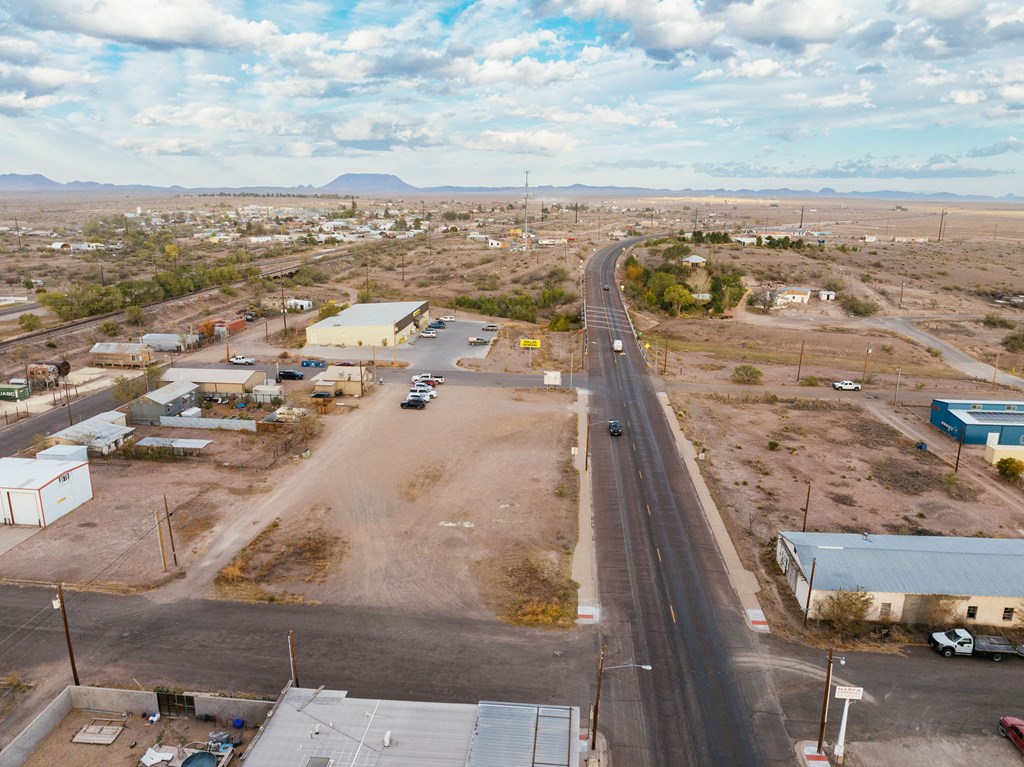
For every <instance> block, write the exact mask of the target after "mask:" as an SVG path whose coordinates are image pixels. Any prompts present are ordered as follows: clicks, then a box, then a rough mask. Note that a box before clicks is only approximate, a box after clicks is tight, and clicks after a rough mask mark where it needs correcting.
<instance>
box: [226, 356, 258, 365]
mask: <svg viewBox="0 0 1024 767" xmlns="http://www.w3.org/2000/svg"><path fill="white" fill-rule="evenodd" d="M228 362H230V363H231V364H232V365H255V364H256V358H255V357H243V356H242V355H241V354H236V355H235V356H234V357H232V358H231V359H229V360H228Z"/></svg>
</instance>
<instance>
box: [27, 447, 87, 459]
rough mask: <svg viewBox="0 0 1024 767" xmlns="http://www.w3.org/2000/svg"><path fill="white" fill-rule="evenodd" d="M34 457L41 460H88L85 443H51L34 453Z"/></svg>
mask: <svg viewBox="0 0 1024 767" xmlns="http://www.w3.org/2000/svg"><path fill="white" fill-rule="evenodd" d="M36 458H38V459H40V460H42V461H77V462H79V463H81V462H83V461H88V460H89V448H87V447H86V446H85V445H51V446H50V447H48V448H46V449H45V450H40V451H39V452H38V453H36Z"/></svg>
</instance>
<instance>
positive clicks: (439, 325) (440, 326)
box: [427, 320, 448, 330]
mask: <svg viewBox="0 0 1024 767" xmlns="http://www.w3.org/2000/svg"><path fill="white" fill-rule="evenodd" d="M446 327H448V326H447V325H445V324H444V323H443V322H441V320H434V321H433V322H431V323H430V324H429V325H427V329H428V330H444V329H445V328H446Z"/></svg>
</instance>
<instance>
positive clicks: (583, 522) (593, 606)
mask: <svg viewBox="0 0 1024 767" xmlns="http://www.w3.org/2000/svg"><path fill="white" fill-rule="evenodd" d="M576 394H577V399H576V403H575V404H574V405H573V410H574V411H575V412H576V415H577V419H576V444H577V447H576V448H575V451H576V454H575V456H573V458H574V460H573V465H574V466H575V467H576V471H577V472H579V478H580V481H579V487H580V491H579V496H580V497H579V514H580V519H579V535H578V538H577V541H576V549H575V551H573V555H572V573H571V577H572V579H573V580H574V581H576V583H578V584H579V585H580V587H579V590H578V592H577V598H576V622H577V623H581V624H589V623H597V622H598V621H599V620H600V619H601V606H600V604H599V603H598V599H597V557H596V554H595V552H594V509H593V506H592V503H591V497H592V496H591V490H590V472H589V471H585V470H584V465H585V463H586V457H585V456H584V454H583V453H584V450H585V447H584V445H586V444H587V392H586V390H584V389H577V390H576Z"/></svg>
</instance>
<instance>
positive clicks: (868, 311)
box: [839, 296, 878, 317]
mask: <svg viewBox="0 0 1024 767" xmlns="http://www.w3.org/2000/svg"><path fill="white" fill-rule="evenodd" d="M839 304H840V306H842V307H843V308H844V309H845V310H846V311H848V312H849V313H850V314H852V315H854V316H855V317H870V316H871V315H872V314H875V313H876V312H878V304H876V303H875V302H874V301H864V300H862V299H860V298H856V297H854V296H843V297H842V298H840V299H839Z"/></svg>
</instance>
